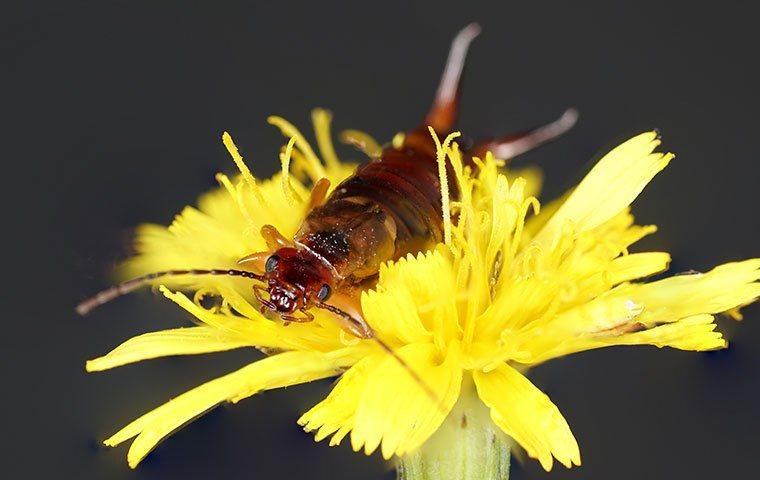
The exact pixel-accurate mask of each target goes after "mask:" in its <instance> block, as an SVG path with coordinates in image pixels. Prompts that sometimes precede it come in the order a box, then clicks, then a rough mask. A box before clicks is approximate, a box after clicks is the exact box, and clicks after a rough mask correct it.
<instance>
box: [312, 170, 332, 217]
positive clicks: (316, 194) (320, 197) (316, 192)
mask: <svg viewBox="0 0 760 480" xmlns="http://www.w3.org/2000/svg"><path fill="white" fill-rule="evenodd" d="M328 190H330V180H328V179H326V178H320V179H319V181H318V182H317V183H316V184H315V185H314V188H312V189H311V196H310V197H309V211H311V210H312V209H313V208H315V207H319V206H320V205H322V204H323V203H325V199H327V191H328Z"/></svg>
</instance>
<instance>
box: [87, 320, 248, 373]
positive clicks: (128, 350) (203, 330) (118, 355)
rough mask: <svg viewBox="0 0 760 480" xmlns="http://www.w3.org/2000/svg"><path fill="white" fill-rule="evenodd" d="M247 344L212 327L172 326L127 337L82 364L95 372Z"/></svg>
mask: <svg viewBox="0 0 760 480" xmlns="http://www.w3.org/2000/svg"><path fill="white" fill-rule="evenodd" d="M250 345H251V344H250V342H249V341H248V340H246V339H245V338H243V337H240V336H234V335H229V334H226V333H225V332H224V331H222V330H219V329H217V328H213V327H207V326H202V327H190V328H175V329H172V330H162V331H159V332H150V333H145V334H143V335H138V336H136V337H133V338H130V339H129V340H127V341H126V342H124V343H122V344H121V345H119V346H118V347H116V348H115V349H113V350H111V351H110V352H109V353H108V354H106V355H104V356H102V357H98V358H95V359H93V360H88V361H87V364H86V367H85V368H86V369H87V371H88V372H99V371H102V370H108V369H109V368H114V367H119V366H121V365H126V364H128V363H134V362H139V361H141V360H148V359H151V358H159V357H168V356H170V355H193V354H198V353H210V352H222V351H225V350H232V349H234V348H240V347H245V346H250Z"/></svg>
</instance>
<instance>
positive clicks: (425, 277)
mask: <svg viewBox="0 0 760 480" xmlns="http://www.w3.org/2000/svg"><path fill="white" fill-rule="evenodd" d="M431 279H435V281H431ZM455 298H456V288H455V285H454V275H453V272H452V268H451V264H450V263H449V262H448V260H447V259H446V258H445V257H444V256H443V255H442V254H441V253H440V252H439V251H430V252H427V253H419V254H418V255H417V256H416V257H415V256H413V255H411V254H410V255H407V256H406V257H404V258H400V259H399V260H397V261H396V262H394V263H392V264H384V265H383V266H381V267H380V279H379V281H378V284H377V287H376V289H375V290H370V291H367V292H365V293H364V294H362V311H363V312H364V316H365V318H366V319H367V321H368V322H369V323H370V324H371V325H372V327H373V328H374V329H375V330H376V331H377V332H378V333H379V334H380V336H381V337H382V338H383V339H389V337H391V338H397V339H399V340H401V341H402V342H403V343H413V342H421V341H428V340H429V339H430V337H431V334H430V332H431V331H433V330H437V331H438V332H441V331H442V330H443V329H444V327H445V326H444V325H441V324H440V323H441V322H442V321H444V320H445V321H448V322H450V323H455V322H456V310H455V303H454V302H455Z"/></svg>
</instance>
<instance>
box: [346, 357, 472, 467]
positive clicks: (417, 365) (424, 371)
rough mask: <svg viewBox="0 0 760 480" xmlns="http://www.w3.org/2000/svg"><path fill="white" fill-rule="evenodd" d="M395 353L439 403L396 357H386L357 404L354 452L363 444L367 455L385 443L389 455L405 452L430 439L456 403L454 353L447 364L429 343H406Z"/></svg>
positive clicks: (384, 450) (458, 377)
mask: <svg viewBox="0 0 760 480" xmlns="http://www.w3.org/2000/svg"><path fill="white" fill-rule="evenodd" d="M450 352H453V349H452V350H450ZM397 353H398V355H399V356H401V357H402V358H403V359H404V360H405V361H406V362H407V363H408V364H409V365H410V366H411V368H413V369H414V371H415V372H416V373H417V375H419V376H420V377H421V378H422V379H424V381H425V383H426V385H427V387H428V388H429V389H430V390H431V391H432V392H434V393H435V394H436V397H437V399H438V404H437V405H436V404H435V403H434V402H433V400H432V399H431V398H430V397H429V396H428V394H427V392H426V391H425V390H424V389H423V388H422V387H421V386H420V385H418V384H417V383H415V382H414V380H413V378H412V376H411V375H410V374H409V372H407V371H406V370H404V369H403V368H402V367H401V366H400V365H399V363H398V362H397V361H396V360H395V359H393V358H391V357H386V358H385V359H384V360H383V361H382V362H381V363H379V364H378V365H377V366H376V367H375V368H374V369H373V370H372V371H371V373H370V374H369V375H368V376H367V377H368V378H367V380H366V385H365V386H364V388H363V391H362V394H361V399H360V401H359V404H358V406H357V408H356V414H355V418H354V427H353V430H352V431H351V446H352V447H353V449H354V450H355V451H359V450H360V449H362V447H363V448H364V452H365V453H366V454H367V455H369V454H371V453H372V452H374V451H375V450H376V449H377V448H378V446H381V451H382V454H383V457H385V458H386V459H389V458H391V456H393V455H394V454H396V455H403V454H404V453H406V452H408V451H410V450H413V449H415V448H417V447H419V446H420V445H421V444H422V443H423V442H424V441H425V440H427V439H428V438H429V437H430V435H432V434H433V433H434V432H435V430H436V429H437V428H438V426H440V424H441V423H442V422H443V420H444V419H445V418H446V415H447V414H448V412H449V411H450V410H451V408H452V407H453V406H454V403H456V400H457V397H458V395H459V390H460V387H461V383H462V371H461V369H460V368H459V366H458V365H457V363H456V358H455V357H456V354H455V353H450V355H449V356H448V357H447V358H446V359H445V361H443V362H441V361H440V360H439V359H438V358H437V356H438V355H437V353H436V350H435V348H434V347H433V346H432V345H430V344H412V345H406V346H404V347H402V348H400V349H398V350H397Z"/></svg>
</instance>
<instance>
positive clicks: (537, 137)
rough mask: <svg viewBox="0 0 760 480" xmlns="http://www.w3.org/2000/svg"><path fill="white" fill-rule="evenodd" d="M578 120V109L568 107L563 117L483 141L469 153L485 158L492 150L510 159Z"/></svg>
mask: <svg viewBox="0 0 760 480" xmlns="http://www.w3.org/2000/svg"><path fill="white" fill-rule="evenodd" d="M577 120H578V111H577V110H575V109H574V108H568V109H567V110H565V113H563V114H562V116H561V117H559V118H558V119H557V120H555V121H553V122H551V123H548V124H546V125H543V126H540V127H538V128H534V129H532V130H527V131H525V132H520V133H514V134H511V135H507V136H505V137H501V138H493V139H488V140H484V141H481V142H480V143H478V144H477V145H475V146H474V147H473V148H472V149H470V151H469V152H468V154H469V155H470V156H473V157H478V158H483V157H484V156H485V154H486V152H491V153H493V156H494V157H496V158H500V159H502V160H509V159H511V158H514V157H516V156H518V155H520V154H523V153H525V152H527V151H528V150H532V149H534V148H536V147H538V146H539V145H542V144H544V143H546V142H550V141H552V140H554V139H556V138H557V137H559V136H560V135H562V134H563V133H565V132H567V131H568V130H570V129H571V128H572V127H573V125H575V122H576V121H577Z"/></svg>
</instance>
